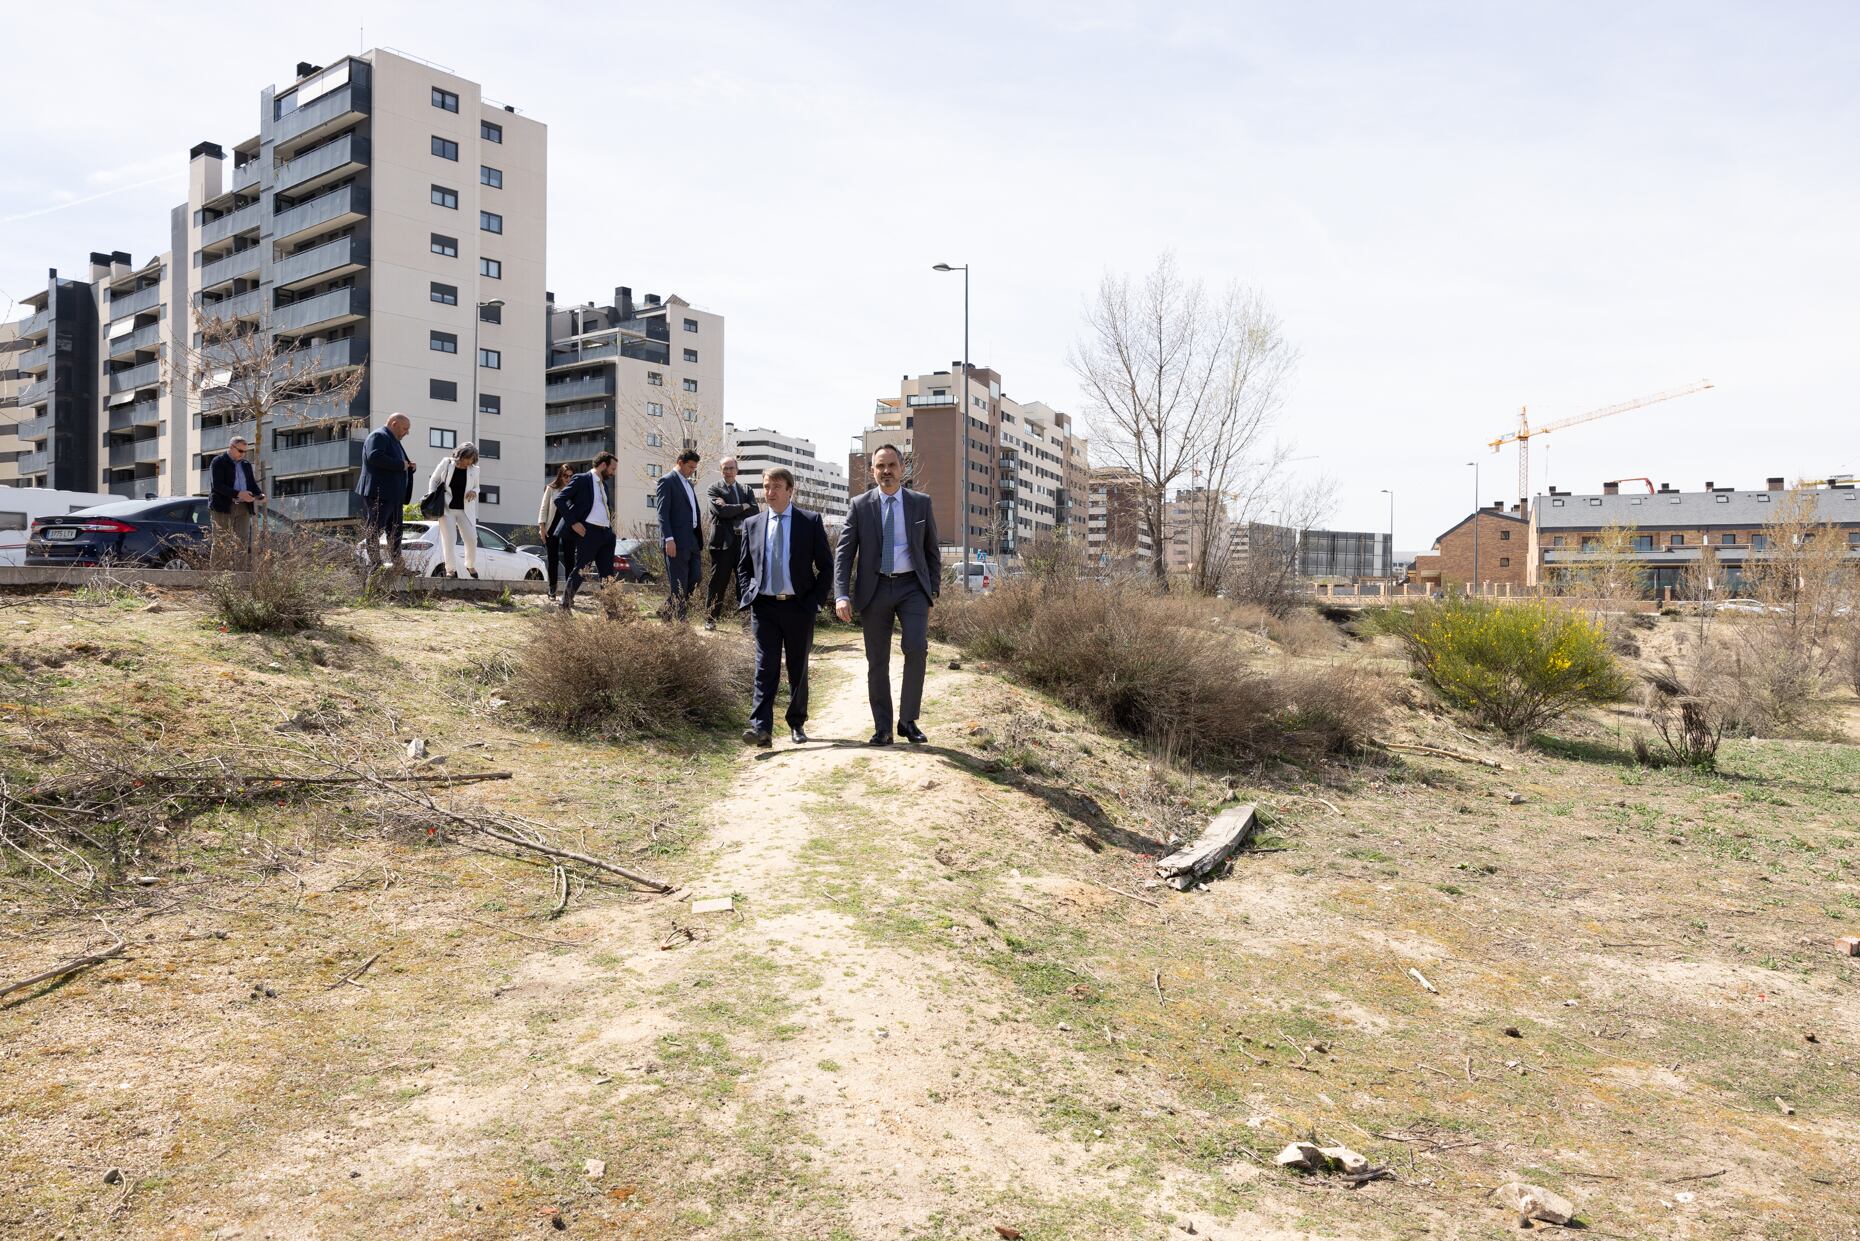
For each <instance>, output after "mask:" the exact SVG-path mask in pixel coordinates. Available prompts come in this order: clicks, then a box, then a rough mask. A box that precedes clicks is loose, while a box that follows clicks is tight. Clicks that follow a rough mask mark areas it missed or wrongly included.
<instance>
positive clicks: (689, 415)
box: [685, 409, 697, 422]
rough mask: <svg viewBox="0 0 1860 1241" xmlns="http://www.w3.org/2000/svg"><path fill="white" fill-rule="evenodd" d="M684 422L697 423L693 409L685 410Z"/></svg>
mask: <svg viewBox="0 0 1860 1241" xmlns="http://www.w3.org/2000/svg"><path fill="white" fill-rule="evenodd" d="M685 421H686V422H696V421H697V410H695V409H687V410H685Z"/></svg>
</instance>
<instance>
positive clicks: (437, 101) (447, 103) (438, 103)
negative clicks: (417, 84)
mask: <svg viewBox="0 0 1860 1241" xmlns="http://www.w3.org/2000/svg"><path fill="white" fill-rule="evenodd" d="M433 106H434V107H435V108H444V109H445V110H446V111H448V112H457V111H458V110H459V97H458V96H457V95H455V94H453V93H452V92H451V91H449V90H440V89H439V88H438V87H437V86H435V87H433Z"/></svg>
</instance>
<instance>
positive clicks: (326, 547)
mask: <svg viewBox="0 0 1860 1241" xmlns="http://www.w3.org/2000/svg"><path fill="white" fill-rule="evenodd" d="M360 589H361V575H360V571H359V569H358V567H357V565H356V562H355V559H354V555H353V553H352V552H351V551H350V550H349V549H348V547H347V546H345V545H343V544H341V543H338V542H336V541H335V540H333V539H325V538H321V537H319V536H317V535H314V534H309V533H305V532H301V531H298V532H293V533H290V534H270V535H268V536H265V537H262V538H260V539H259V540H258V541H257V542H256V543H255V544H254V545H253V548H252V554H251V557H250V559H249V562H248V564H247V566H246V568H245V569H244V570H242V571H239V572H233V573H222V574H220V575H219V576H217V577H215V578H213V579H212V580H211V581H209V582H208V583H207V597H208V599H209V600H211V601H212V606H213V612H214V614H215V615H216V616H218V617H219V619H220V623H221V624H223V625H225V626H226V627H227V628H228V629H234V630H238V631H240V632H242V633H294V632H296V631H297V630H300V629H315V628H318V627H319V626H321V625H322V623H323V619H324V617H326V616H327V615H328V614H329V613H330V612H331V611H332V610H333V609H335V608H339V607H343V606H345V605H346V604H349V603H352V602H354V600H355V598H356V596H357V595H358V593H359V591H360Z"/></svg>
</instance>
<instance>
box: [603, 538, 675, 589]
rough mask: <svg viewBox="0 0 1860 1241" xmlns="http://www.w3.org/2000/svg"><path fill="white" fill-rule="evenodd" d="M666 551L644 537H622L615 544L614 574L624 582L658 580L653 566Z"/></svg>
mask: <svg viewBox="0 0 1860 1241" xmlns="http://www.w3.org/2000/svg"><path fill="white" fill-rule="evenodd" d="M663 556H664V553H663V552H661V551H660V550H659V549H658V548H657V547H656V546H654V545H652V544H650V543H648V542H646V540H644V539H621V540H620V541H619V542H618V543H615V544H614V576H616V577H618V578H619V579H620V580H621V581H623V582H656V581H658V580H659V575H658V574H657V573H654V572H653V570H652V566H653V565H655V564H657V563H659V560H660V559H662V558H663Z"/></svg>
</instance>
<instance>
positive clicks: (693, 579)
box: [660, 543, 704, 620]
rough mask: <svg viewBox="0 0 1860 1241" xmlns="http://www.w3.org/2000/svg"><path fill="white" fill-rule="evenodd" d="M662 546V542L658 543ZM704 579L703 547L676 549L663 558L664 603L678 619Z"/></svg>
mask: <svg viewBox="0 0 1860 1241" xmlns="http://www.w3.org/2000/svg"><path fill="white" fill-rule="evenodd" d="M660 546H661V547H663V546H664V544H663V543H661V544H660ZM703 581H704V549H703V548H702V547H694V548H685V547H681V548H679V549H678V554H677V555H676V556H667V557H666V558H665V589H666V605H667V606H668V607H670V608H671V611H672V615H674V616H676V617H677V618H678V619H679V620H683V619H684V618H685V609H686V606H687V605H688V604H689V603H690V601H691V596H692V595H693V594H695V593H697V588H698V586H699V585H700V584H701V583H702V582H703Z"/></svg>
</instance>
